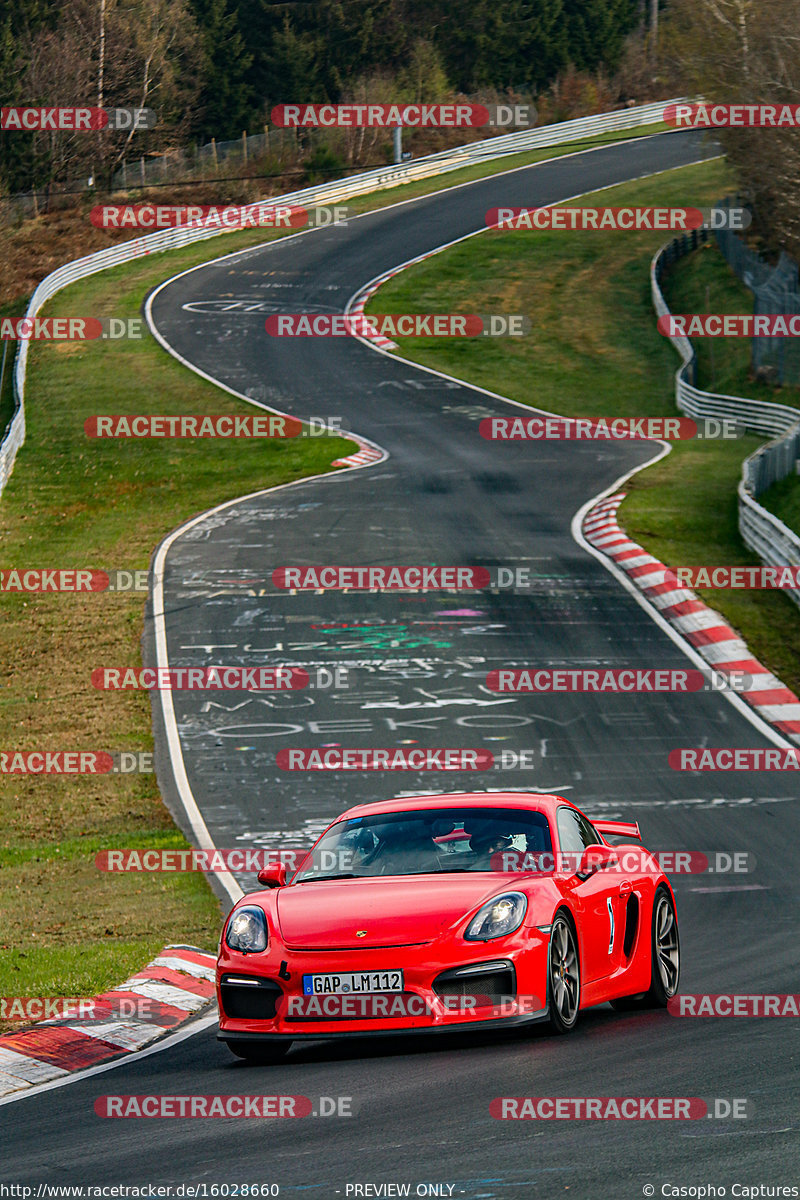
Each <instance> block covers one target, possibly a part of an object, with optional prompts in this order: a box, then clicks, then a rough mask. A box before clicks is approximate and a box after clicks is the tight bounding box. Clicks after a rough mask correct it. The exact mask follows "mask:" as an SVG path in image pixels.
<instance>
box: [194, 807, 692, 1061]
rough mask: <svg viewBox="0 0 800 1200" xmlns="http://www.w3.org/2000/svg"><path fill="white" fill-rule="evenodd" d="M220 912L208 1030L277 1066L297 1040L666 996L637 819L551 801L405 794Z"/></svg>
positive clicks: (674, 975) (675, 948)
mask: <svg viewBox="0 0 800 1200" xmlns="http://www.w3.org/2000/svg"><path fill="white" fill-rule="evenodd" d="M258 880H259V883H260V884H261V885H262V890H260V891H256V892H251V893H248V894H247V895H245V896H243V897H242V899H241V900H240V901H239V902H238V903H237V904H236V906H235V907H234V908H233V909H232V911H231V912H230V913H229V915H228V917H227V919H226V921H225V925H224V927H223V931H222V937H221V940H220V952H219V959H218V963H217V999H218V1002H219V1014H220V1022H219V1038H220V1039H221V1040H222V1041H224V1042H226V1043H227V1045H228V1046H229V1048H230V1049H231V1050H232V1051H233V1053H234V1054H236V1055H238V1056H239V1057H241V1058H246V1059H251V1060H254V1061H263V1062H269V1061H277V1060H278V1059H280V1058H281V1057H282V1056H283V1055H284V1054H285V1053H286V1051H287V1050H288V1049H289V1047H290V1045H291V1043H292V1042H293V1041H300V1040H309V1039H319V1038H331V1037H336V1038H339V1037H351V1038H352V1037H357V1036H359V1035H361V1036H369V1035H371V1036H374V1035H376V1034H380V1035H382V1036H383V1035H385V1034H406V1035H408V1034H411V1033H413V1034H415V1035H416V1034H420V1033H423V1032H434V1031H459V1030H469V1029H476V1028H481V1029H485V1028H489V1027H492V1026H494V1027H498V1028H501V1027H508V1026H515V1025H524V1024H526V1023H535V1022H546V1023H548V1024H549V1026H550V1029H551V1030H552V1031H553V1032H555V1033H558V1034H565V1033H568V1032H569V1031H570V1030H572V1029H573V1028H574V1027H575V1024H576V1022H577V1020H578V1015H579V1012H580V1010H581V1009H584V1008H589V1007H591V1006H592V1005H596V1004H602V1003H604V1002H606V1001H610V1002H611V1003H612V1004H613V1005H614V1007H616V1008H628V1007H633V1006H637V1005H644V1006H648V1005H649V1006H661V1007H663V1006H665V1005H666V1004H667V1002H668V1000H669V999H670V997H672V996H673V995H675V993H676V991H677V988H678V979H679V974H680V942H679V938H678V925H677V917H676V911H675V898H674V896H673V893H672V888H671V887H670V884H669V881H668V879H667V878H666V876H665V875H664V873H663V871H662V870H661V868H660V866H659V863H658V861H657V860H656V859H655V858H654V857H653V856H652V855H651V854H650V853H649V852H648V851H647V850H645V849H644V847H643V846H642V845H641V842H640V840H639V828H638V825H635V824H629V823H627V822H617V821H595V822H591V821H589V820H588V818H587V817H586V816H585V815H584V814H583V813H582V812H581V811H580V810H579V809H578V808H576V807H575V805H574V804H571V803H570V802H569V801H568V800H564V799H562V798H561V797H560V796H554V795H540V794H533V793H530V794H528V793H525V794H523V793H519V792H507V793H506V792H491V793H485V792H482V793H459V794H452V795H436V796H430V795H429V796H420V797H404V798H402V799H396V800H388V801H377V802H375V803H371V804H362V805H359V806H358V807H356V808H351V809H349V810H348V811H347V812H345V813H343V814H342V815H341V816H340V817H338V818H337V819H336V820H335V821H334V822H333V823H332V824H331V825H330V826H329V827H328V829H327V830H326V831H325V832H324V833H323V834H322V836H321V837H320V839H319V840H318V841H317V843H316V845H315V846H314V847H313V849H312V850H311V851H309V853H308V855H307V857H306V858H305V859H304V860H303V861H302V862H301V863H300V865H299V867H297V868H296V869H295V870H294V872H293V874H292V875H291V877H290V878H289V877H287V870H286V867H285V866H283V865H275V866H270V867H268V868H267V869H266V870H264V871H262V872H261V873H260V874H259V876H258Z"/></svg>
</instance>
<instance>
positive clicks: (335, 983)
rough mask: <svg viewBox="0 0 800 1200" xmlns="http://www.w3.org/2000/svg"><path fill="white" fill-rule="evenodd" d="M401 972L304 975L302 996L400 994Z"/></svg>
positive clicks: (344, 972)
mask: <svg viewBox="0 0 800 1200" xmlns="http://www.w3.org/2000/svg"><path fill="white" fill-rule="evenodd" d="M402 990H403V972H402V971H343V972H342V973H341V974H340V975H334V974H327V975H304V976H303V995H304V996H347V995H359V994H360V993H362V992H402Z"/></svg>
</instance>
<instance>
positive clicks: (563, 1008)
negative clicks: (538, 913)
mask: <svg viewBox="0 0 800 1200" xmlns="http://www.w3.org/2000/svg"><path fill="white" fill-rule="evenodd" d="M580 997H581V969H580V962H579V959H578V946H577V941H576V938H575V934H574V932H573V929H572V926H571V925H570V923H569V921H568V920H567V918H566V917H565V916H564V915H563V913H559V914H558V915H557V916H556V918H555V920H554V921H553V928H552V929H551V931H550V947H549V949H548V953H547V1008H548V1017H549V1023H550V1029H551V1031H552V1032H553V1033H569V1032H570V1031H571V1030H572V1029H574V1028H575V1025H576V1023H577V1020H578V1007H579V1005H580Z"/></svg>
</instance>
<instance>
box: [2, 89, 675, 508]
mask: <svg viewBox="0 0 800 1200" xmlns="http://www.w3.org/2000/svg"><path fill="white" fill-rule="evenodd" d="M682 99H683V97H680V98H679V99H677V100H661V101H659V102H658V103H657V104H645V105H641V106H640V107H638V108H626V109H620V110H618V111H616V112H610V113H600V114H598V115H597V116H593V117H579V118H578V119H577V120H574V121H562V122H560V123H559V124H557V125H545V126H544V127H543V128H542V129H525V130H522V132H520V133H509V134H504V135H502V136H501V137H494V138H485V139H483V140H482V141H479V142H471V143H469V144H468V145H466V146H458V147H456V148H455V149H453V150H444V151H442V152H440V153H439V154H431V155H428V156H427V157H426V158H419V159H416V160H414V161H413V162H407V163H400V164H398V165H397V166H393V167H379V168H377V169H376V170H372V171H365V172H364V173H363V174H361V175H351V176H350V177H349V178H347V179H341V180H337V181H335V182H334V183H325V184H321V185H320V186H319V187H314V188H304V189H303V190H302V191H298V192H291V193H289V194H288V195H285V196H280V197H278V196H272V197H270V198H269V201H270V203H277V202H279V201H280V203H282V204H297V205H303V206H304V207H309V206H312V205H315V204H326V205H327V204H336V203H337V202H338V201H341V200H349V199H352V198H354V197H356V196H361V195H364V194H366V193H367V192H375V191H381V190H383V189H384V188H392V187H399V186H401V185H402V184H404V183H411V182H412V181H414V180H417V179H427V178H430V177H432V176H436V175H444V174H446V173H447V172H449V171H457V170H458V169H459V168H460V167H465V166H469V165H470V164H472V163H479V162H488V161H490V160H491V159H495V158H503V157H505V156H506V155H509V154H520V153H524V152H525V151H527V150H536V149H538V148H540V147H546V146H557V145H562V144H563V143H565V142H571V141H576V140H579V139H580V138H584V137H596V136H597V135H598V134H602V133H610V132H614V131H615V130H620V129H636V128H638V127H640V126H642V125H653V124H657V123H658V122H660V121H661V119H662V114H663V112H664V108H665V107H666V105H668V104H677V103H680V100H682ZM256 203H264V201H258V202H256ZM252 207H255V204H254V205H253V206H252ZM228 232H230V231H229V230H227V229H193V228H191V227H184V228H178V229H164V230H160V231H159V232H158V233H149V234H146V235H145V236H144V237H140V238H133V239H131V240H130V241H127V242H122V243H120V244H119V245H117V246H111V247H109V248H108V249H107V250H100V251H98V253H96V254H89V255H87V257H86V258H79V259H77V260H76V261H75V262H71V263H67V264H66V265H65V266H63V267H59V268H58V269H57V270H56V271H53V272H52V274H50V275H48V276H47V277H46V278H45V279H43V280H42V282H41V283H40V284H39V286H38V287H37V288H36V290H35V292H34V293H33V295H32V296H31V299H30V303H29V305H28V310H27V313H26V316H28V317H30V318H33V317H35V316H36V315H37V314H38V312H39V310H40V309H41V307H42V305H43V304H45V302H46V301H47V300H49V299H51V298H52V297H53V296H55V294H56V293H57V292H59V291H61V289H62V288H65V287H67V286H68V285H69V284H71V283H75V281H76V280H78V279H83V278H85V277H86V276H87V275H94V274H95V273H96V272H98V271H104V270H106V268H107V267H116V266H118V265H119V264H120V263H124V262H130V261H131V260H132V259H135V258H139V257H141V256H142V255H145V254H157V253H159V252H160V251H162V250H173V249H177V248H178V247H180V246H187V245H189V244H190V243H192V242H200V241H203V240H205V239H206V238H212V237H220V236H222V235H223V234H225V233H228ZM27 361H28V343H27V342H25V341H23V342H21V343H20V347H19V351H18V353H17V358H16V364H15V369H14V397H15V402H16V407H15V410H14V415H13V417H12V418H11V421H10V422H9V425H8V428H7V429H6V431H5V436H4V437H3V440H2V443H0V495H2V492H3V489H4V487H5V485H6V483H7V482H8V477H9V475H10V474H11V471H12V468H13V466H14V460H15V458H16V455H17V451H18V450H19V448H20V446H21V445H22V443H23V442H24V441H25V370H26V366H27Z"/></svg>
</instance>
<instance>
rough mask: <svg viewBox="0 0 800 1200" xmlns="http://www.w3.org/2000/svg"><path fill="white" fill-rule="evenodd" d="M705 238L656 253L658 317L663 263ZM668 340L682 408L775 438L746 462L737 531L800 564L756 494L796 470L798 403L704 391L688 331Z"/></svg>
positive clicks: (777, 560)
mask: <svg viewBox="0 0 800 1200" xmlns="http://www.w3.org/2000/svg"><path fill="white" fill-rule="evenodd" d="M707 239H708V232H707V231H706V230H704V229H702V230H695V231H694V234H693V236H692V237H686V236H684V237H682V238H675V239H674V241H672V242H669V243H668V244H667V245H666V246H662V247H661V249H660V250H659V251H658V252H657V253H656V254H655V256H654V258H653V261H652V263H651V265H650V291H651V295H652V298H653V307H654V308H655V310H656V313H657V314H658V316H659V317H663V316H667V315H668V314H669V312H670V309H669V306H668V304H667V302H666V300H665V299H664V296H663V293H662V291H661V276H662V272H663V269H664V267H665V265H666V264H667V263H670V262H674V261H675V260H676V259H678V258H681V257H683V255H684V254H688V253H690V252H691V250H693V249H694V248H695V247H696V246H697V245H698V244H700V243H701V242H704V241H706V240H707ZM670 341H671V342H672V344H673V346H674V347H675V349H676V350H677V351H678V353H679V354H680V356H681V358H682V359H683V362H682V364H681V366H680V367H678V370H677V371H676V373H675V403H676V404H677V406H678V408H679V409H680V410H681V412H684V413H686V415H687V416H688V417H691V418H692V419H693V420H703V419H704V418H706V417H709V418H717V419H721V418H727V419H728V420H733V421H734V422H735V423H736V426H737V428H739V429H743V430H747V432H749V433H758V434H766V435H767V436H769V437H770V438H772V440H771V441H769V442H767V444H766V445H765V446H760V447H759V448H758V450H755V451H754V452H753V453H752V454H750V455H748V457H747V458H746V459H745V460H744V462H743V463H742V476H741V479H740V481H739V486H738V489H737V492H738V503H739V532H740V534H741V535H742V540H743V541H744V543H745V545H746V546H748V547H749V549H750V550H752V551H754V553H756V554H757V555H758V557H759V558H760V559H761V561H762V562H764V563H766V564H768V565H769V566H774V567H780V566H798V565H800V537H798V535H797V534H796V533H794V531H793V530H791V529H789V527H788V526H787V525H784V523H783V521H781V520H780V519H779V518H778V517H776V516H775V514H774V513H771V512H769V511H768V510H767V509H766V508H764V507H763V505H761V504H759V503H758V499H757V498H758V497H759V496H760V495H761V494H762V493H763V492H764V491H766V489H767V488H768V487H770V485H771V484H773V483H776V482H777V481H778V480H779V479H785V478H786V476H787V475H791V474H792V473H793V472H794V471H795V464H796V462H797V459H798V456H799V455H800V409H797V408H792V407H791V406H790V405H788V404H771V403H769V402H767V401H763V400H748V399H745V398H744V397H742V396H721V395H717V394H716V393H715V392H704V391H701V390H700V388H698V387H695V386H694V380H695V378H696V374H697V372H696V365H697V360H696V356H695V351H694V347H693V346H692V343H691V341H690V340H689V338H687V337H670ZM776 435H777V436H776ZM787 591H788V593H789V595H790V596H791V597H792V599H793V600H794V602H795V603H796V604H797V605H800V589H799V588H789V589H787Z"/></svg>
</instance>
